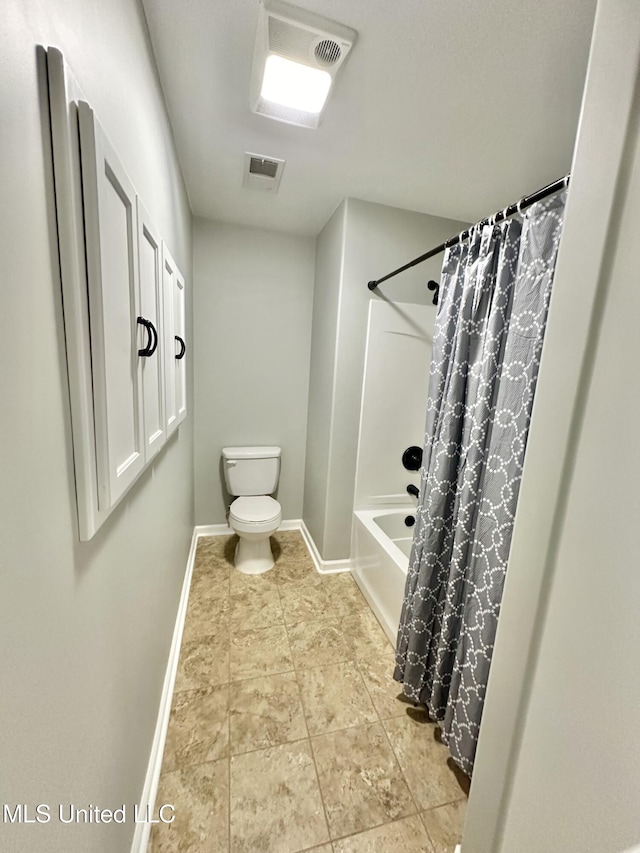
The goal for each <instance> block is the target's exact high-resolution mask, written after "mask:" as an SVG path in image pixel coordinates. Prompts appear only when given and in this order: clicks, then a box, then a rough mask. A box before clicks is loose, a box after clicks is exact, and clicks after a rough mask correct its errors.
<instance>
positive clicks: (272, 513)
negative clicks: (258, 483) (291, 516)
mask: <svg viewBox="0 0 640 853" xmlns="http://www.w3.org/2000/svg"><path fill="white" fill-rule="evenodd" d="M281 512H282V508H281V507H280V504H279V503H278V501H276V500H274V499H273V498H270V497H269V496H268V495H251V496H246V495H245V496H243V497H240V498H236V499H235V501H234V502H233V503H232V504H231V507H230V509H229V524H230V525H231V527H233V529H234V530H236V531H238V532H244V531H245V530H246V531H247V532H251V531H256V530H260V528H264V527H273V529H274V530H275V528H276V527H277V526H278V525H279V524H280V521H281V518H282V515H281Z"/></svg>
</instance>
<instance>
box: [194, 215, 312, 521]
mask: <svg viewBox="0 0 640 853" xmlns="http://www.w3.org/2000/svg"><path fill="white" fill-rule="evenodd" d="M314 252H315V241H314V240H313V238H312V237H298V236H291V235H288V234H281V233H278V232H274V231H265V230H262V229H258V228H245V227H243V226H239V225H228V224H223V223H218V222H211V221H209V220H205V219H196V220H194V244H193V253H194V282H195V296H194V327H195V398H196V419H195V495H196V522H197V523H198V524H221V523H224V521H225V510H226V503H227V502H228V497H227V495H226V491H225V490H224V487H223V478H222V475H221V468H220V451H221V449H222V448H223V447H224V446H226V445H243V444H275V445H278V446H280V447H281V448H282V465H281V473H280V484H279V488H278V492H277V497H278V500H279V501H280V503H281V504H282V514H283V518H285V519H291V518H300V517H301V515H302V490H303V481H304V455H305V435H306V428H307V395H308V388H309V347H310V340H311V309H312V300H313V266H314Z"/></svg>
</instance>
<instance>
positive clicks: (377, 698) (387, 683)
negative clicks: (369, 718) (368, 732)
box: [358, 655, 407, 719]
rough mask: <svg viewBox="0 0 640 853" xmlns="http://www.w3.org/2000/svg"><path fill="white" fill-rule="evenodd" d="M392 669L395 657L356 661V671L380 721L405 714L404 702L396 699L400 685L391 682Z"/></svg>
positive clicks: (400, 690)
mask: <svg viewBox="0 0 640 853" xmlns="http://www.w3.org/2000/svg"><path fill="white" fill-rule="evenodd" d="M394 667H395V655H382V657H377V658H373V659H368V660H359V661H358V669H359V670H360V672H361V674H362V677H363V678H364V683H365V684H366V686H367V690H368V691H369V695H370V696H371V699H372V701H373V704H374V706H375V709H376V711H377V712H378V714H379V715H380V718H381V719H385V718H387V717H403V716H404V715H405V713H406V709H407V704H406V702H403V701H402V700H401V699H398V696H399V695H402V685H401V684H399V683H398V682H397V681H394V680H393V670H394Z"/></svg>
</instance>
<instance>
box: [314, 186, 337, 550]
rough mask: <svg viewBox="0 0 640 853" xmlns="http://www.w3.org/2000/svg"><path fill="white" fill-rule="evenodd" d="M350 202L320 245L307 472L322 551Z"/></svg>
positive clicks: (324, 231)
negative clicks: (341, 283)
mask: <svg viewBox="0 0 640 853" xmlns="http://www.w3.org/2000/svg"><path fill="white" fill-rule="evenodd" d="M346 206H347V205H346V201H343V202H342V204H341V205H340V207H339V208H338V209H337V210H336V211H335V213H334V214H333V216H332V217H331V218H330V219H329V221H328V222H327V224H326V225H325V227H324V228H323V229H322V231H321V232H320V234H319V235H318V238H317V240H316V269H315V286H314V291H313V334H312V338H311V371H310V376H309V415H308V423H307V453H306V460H305V473H304V521H305V524H306V526H307V529H308V530H309V533H310V534H311V536H312V537H313V540H314V542H315V543H316V545H317V546H318V548H319V549H320V551H321V552H322V549H323V547H324V531H325V527H326V516H327V487H328V477H327V474H328V470H329V458H330V445H331V418H332V415H333V375H334V360H335V350H336V339H337V335H338V304H339V299H340V282H341V278H342V259H343V256H344V228H345V222H346Z"/></svg>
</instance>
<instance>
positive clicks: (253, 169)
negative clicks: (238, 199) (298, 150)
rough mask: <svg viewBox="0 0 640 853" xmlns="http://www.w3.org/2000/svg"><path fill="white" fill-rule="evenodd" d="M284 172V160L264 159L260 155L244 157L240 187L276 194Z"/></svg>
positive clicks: (246, 154)
mask: <svg viewBox="0 0 640 853" xmlns="http://www.w3.org/2000/svg"><path fill="white" fill-rule="evenodd" d="M283 171H284V160H278V159H277V158H275V157H264V156H263V155H262V154H251V153H249V152H248V151H247V152H246V153H245V155H244V180H243V181H242V185H243V186H244V187H250V188H251V189H254V190H262V191H266V192H272V193H275V192H278V187H279V186H280V180H281V178H282V173H283Z"/></svg>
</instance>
